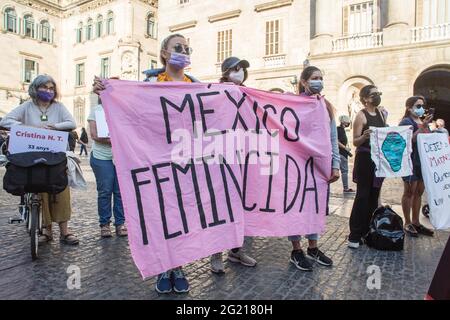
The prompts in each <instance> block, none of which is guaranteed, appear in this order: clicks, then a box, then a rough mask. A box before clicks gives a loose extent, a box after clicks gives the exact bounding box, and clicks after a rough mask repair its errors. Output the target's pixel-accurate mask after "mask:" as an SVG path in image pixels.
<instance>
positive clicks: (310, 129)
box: [101, 80, 331, 278]
mask: <svg viewBox="0 0 450 320" xmlns="http://www.w3.org/2000/svg"><path fill="white" fill-rule="evenodd" d="M106 86H107V89H106V90H105V91H104V92H103V93H102V95H101V99H102V102H103V106H104V107H105V112H106V120H107V123H108V127H109V129H110V136H111V141H112V146H113V154H114V163H115V165H116V168H117V174H118V179H119V183H120V189H121V194H122V200H123V204H124V208H125V215H126V221H127V226H128V233H129V241H130V247H131V252H132V255H133V259H134V261H135V263H136V265H137V266H138V268H139V270H140V271H141V273H142V276H143V277H144V278H147V277H150V276H153V275H156V274H158V273H161V272H164V271H167V270H169V269H171V268H174V267H178V266H182V265H184V264H186V263H189V262H192V261H195V260H198V259H201V258H204V257H207V256H209V255H211V254H213V253H216V252H219V251H224V250H226V249H230V248H235V247H240V246H241V245H242V243H243V239H244V235H246V236H274V237H284V236H289V235H306V234H313V233H319V234H320V233H323V232H324V227H325V216H326V210H327V199H328V197H327V192H328V183H327V181H328V178H329V177H330V173H331V144H330V138H329V137H330V128H329V117H328V113H327V111H326V107H325V103H324V101H323V99H322V100H318V99H317V98H311V97H301V96H297V95H290V94H279V93H271V92H265V91H260V90H256V89H250V88H245V87H239V86H235V85H231V84H200V83H195V84H187V83H178V82H165V83H155V84H149V83H141V82H130V81H119V80H111V81H109V82H108V83H107V84H106Z"/></svg>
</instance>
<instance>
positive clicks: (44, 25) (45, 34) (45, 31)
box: [41, 20, 51, 43]
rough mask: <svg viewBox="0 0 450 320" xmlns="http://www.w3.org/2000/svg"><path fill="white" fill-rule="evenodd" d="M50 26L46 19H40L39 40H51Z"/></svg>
mask: <svg viewBox="0 0 450 320" xmlns="http://www.w3.org/2000/svg"><path fill="white" fill-rule="evenodd" d="M50 33H51V28H50V23H48V21H47V20H43V21H41V40H42V41H44V42H49V43H50V42H51V34H50Z"/></svg>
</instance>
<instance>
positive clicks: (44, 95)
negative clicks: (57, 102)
mask: <svg viewBox="0 0 450 320" xmlns="http://www.w3.org/2000/svg"><path fill="white" fill-rule="evenodd" d="M54 97H55V93H54V92H51V91H50V92H49V91H44V90H38V92H37V98H38V99H39V100H41V101H44V102H50V101H52V99H53V98H54Z"/></svg>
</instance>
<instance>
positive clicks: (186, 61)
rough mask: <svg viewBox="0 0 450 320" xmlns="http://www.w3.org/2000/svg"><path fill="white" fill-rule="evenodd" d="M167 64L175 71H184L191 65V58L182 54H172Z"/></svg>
mask: <svg viewBox="0 0 450 320" xmlns="http://www.w3.org/2000/svg"><path fill="white" fill-rule="evenodd" d="M168 63H169V64H170V65H171V66H173V67H175V68H176V69H184V68H186V67H188V66H189V65H190V64H191V58H190V57H189V56H188V55H185V54H182V53H177V52H172V53H171V54H170V59H169V62H168Z"/></svg>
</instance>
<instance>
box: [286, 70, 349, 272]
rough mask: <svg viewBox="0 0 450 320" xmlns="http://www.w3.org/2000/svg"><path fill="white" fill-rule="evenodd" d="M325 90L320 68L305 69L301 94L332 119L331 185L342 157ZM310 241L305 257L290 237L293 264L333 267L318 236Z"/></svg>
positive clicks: (297, 239)
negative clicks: (319, 103) (318, 103)
mask: <svg viewBox="0 0 450 320" xmlns="http://www.w3.org/2000/svg"><path fill="white" fill-rule="evenodd" d="M322 90H323V76H322V72H321V71H320V69H319V68H317V67H314V66H309V67H307V68H305V69H304V70H303V72H302V74H301V76H300V83H299V90H298V91H299V94H300V95H304V96H315V97H317V98H318V99H320V100H321V101H323V103H325V106H326V108H327V111H328V114H329V117H330V133H331V136H330V139H331V146H332V168H331V169H332V170H331V176H330V179H329V183H333V182H336V181H337V180H339V176H340V175H339V170H340V162H341V159H340V155H339V146H338V138H337V126H336V121H335V119H334V110H333V106H332V105H331V103H330V102H329V101H328V100H326V99H325V98H324V97H323V96H321V92H322ZM306 238H307V239H308V249H307V255H306V256H305V254H304V252H303V250H302V248H301V243H300V241H301V239H302V237H301V236H297V235H294V236H290V237H288V239H289V241H291V242H292V247H293V250H292V253H291V260H290V261H291V262H292V263H293V264H294V265H295V266H296V267H297V268H298V269H300V270H302V271H312V269H313V264H312V263H311V262H310V261H309V260H308V258H309V259H311V260H313V261H317V262H318V263H319V264H320V265H323V266H328V267H330V266H332V265H333V261H332V260H331V259H330V258H329V257H327V256H326V255H325V254H324V253H323V252H322V251H320V250H319V248H318V247H317V241H318V240H319V235H318V234H310V235H307V236H306Z"/></svg>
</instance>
